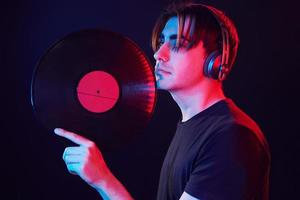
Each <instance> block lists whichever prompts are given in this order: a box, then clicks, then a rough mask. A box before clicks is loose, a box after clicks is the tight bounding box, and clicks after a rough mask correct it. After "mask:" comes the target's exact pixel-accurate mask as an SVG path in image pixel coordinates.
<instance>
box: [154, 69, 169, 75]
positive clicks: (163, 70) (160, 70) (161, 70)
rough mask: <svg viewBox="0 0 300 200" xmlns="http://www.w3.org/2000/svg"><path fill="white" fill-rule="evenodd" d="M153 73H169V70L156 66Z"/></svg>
mask: <svg viewBox="0 0 300 200" xmlns="http://www.w3.org/2000/svg"><path fill="white" fill-rule="evenodd" d="M155 73H157V74H171V72H169V71H167V70H165V69H161V68H158V69H157V70H155Z"/></svg>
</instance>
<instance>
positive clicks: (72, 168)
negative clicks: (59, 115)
mask: <svg viewBox="0 0 300 200" xmlns="http://www.w3.org/2000/svg"><path fill="white" fill-rule="evenodd" d="M54 133H55V134H57V135H59V136H61V137H64V138H67V139H69V140H70V141H72V142H74V143H75V144H78V145H79V146H73V147H67V148H66V149H65V151H64V153H63V160H64V161H65V163H66V165H67V168H68V170H69V172H70V173H72V174H76V175H79V176H80V177H81V178H82V179H83V180H84V181H86V182H87V183H88V184H89V185H91V186H92V187H95V185H96V184H99V183H101V182H103V181H106V179H108V178H109V176H110V171H109V169H108V167H107V165H106V163H105V161H104V159H103V157H102V154H101V152H100V151H99V149H98V148H97V146H96V144H95V143H94V142H93V141H90V140H88V139H87V138H84V137H83V136H80V135H78V134H76V133H72V132H69V131H66V130H63V129H60V128H56V129H55V130H54Z"/></svg>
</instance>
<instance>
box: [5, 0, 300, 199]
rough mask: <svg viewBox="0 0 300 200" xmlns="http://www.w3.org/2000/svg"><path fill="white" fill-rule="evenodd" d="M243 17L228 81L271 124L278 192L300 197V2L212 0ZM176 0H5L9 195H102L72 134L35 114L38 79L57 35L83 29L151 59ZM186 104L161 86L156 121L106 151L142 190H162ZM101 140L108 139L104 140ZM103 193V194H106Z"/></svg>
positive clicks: (264, 124) (136, 192)
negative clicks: (124, 40) (126, 42)
mask: <svg viewBox="0 0 300 200" xmlns="http://www.w3.org/2000/svg"><path fill="white" fill-rule="evenodd" d="M203 2H207V3H210V4H212V5H215V6H216V7H219V8H221V9H223V10H224V11H225V12H226V13H227V14H228V15H229V16H230V17H231V18H232V19H233V21H234V22H235V23H236V25H237V27H238V31H239V35H240V40H241V43H240V49H239V53H238V57H237V61H236V64H235V66H234V70H233V71H232V74H231V75H230V76H229V78H228V80H226V82H225V91H226V94H227V96H229V97H231V98H232V99H233V100H235V102H236V103H237V105H239V106H240V107H241V108H242V109H244V110H245V111H246V112H247V113H248V114H249V115H250V116H251V117H253V118H254V119H255V120H256V121H257V123H258V124H259V125H260V126H261V128H262V129H263V131H264V133H265V136H266V138H267V140H268V142H269V144H270V147H271V153H272V165H271V179H270V182H271V184H270V187H271V191H270V196H271V199H274V200H275V199H278V200H279V199H280V200H282V199H297V198H298V191H297V189H298V190H299V184H298V182H299V181H298V179H299V178H300V176H299V159H298V158H299V154H298V152H299V144H298V143H299V139H300V136H299V135H298V134H299V133H300V131H299V126H298V123H299V122H298V121H299V116H298V110H299V106H298V105H299V101H297V100H296V98H297V96H298V95H299V94H298V93H299V78H298V74H299V61H300V60H299V55H298V53H299V42H298V37H299V30H300V27H299V24H300V23H299V11H298V7H297V5H296V3H295V2H288V1H283V2H279V1H272V0H253V1H246V0H245V1H241V0H223V1H217V0H214V1H203ZM166 3H167V1H166V0H165V1H158V0H145V1H142V0H123V1H122V0H115V1H101V0H86V1H80V0H73V1H67V0H51V1H50V0H24V1H21V0H20V1H9V2H8V1H2V2H1V10H0V11H1V21H0V22H1V35H0V36H1V43H0V50H1V52H0V53H1V54H0V55H1V57H0V58H1V71H0V73H1V91H2V92H1V105H2V106H1V157H0V158H1V171H0V174H1V185H2V186H1V192H0V195H1V197H0V198H1V199H22V200H23V199H26V200H27V199H29V200H35V199H38V200H48V199H49V200H50V199H73V200H76V199H97V198H98V197H97V195H98V194H97V193H96V192H95V191H94V189H92V188H91V187H89V186H88V185H87V184H86V183H84V182H83V181H82V180H81V179H80V178H79V177H77V176H73V175H70V174H69V173H68V172H67V169H66V167H65V165H64V163H63V160H62V159H61V156H62V153H63V149H64V148H65V147H66V142H65V141H64V140H62V139H61V138H58V137H57V136H54V135H52V134H50V133H48V132H46V131H45V130H44V129H43V128H42V127H41V126H40V125H39V124H38V123H37V121H36V119H35V118H34V115H33V112H32V108H31V104H30V81H31V75H32V72H33V69H34V67H35V65H36V63H37V62H38V60H39V58H40V57H41V56H42V55H43V54H44V53H45V51H46V49H47V48H49V47H50V45H52V44H53V43H54V42H55V41H57V40H58V39H60V38H62V37H63V36H65V35H67V34H69V33H71V32H73V31H78V30H80V29H83V28H96V27H98V28H103V29H108V30H111V31H115V32H119V33H121V34H123V35H125V36H127V37H129V38H131V39H132V40H134V41H135V42H136V43H137V44H138V45H139V46H140V47H141V48H142V49H143V50H144V52H145V53H146V55H147V56H148V57H149V58H150V60H151V62H152V63H154V60H153V59H152V58H153V57H152V51H151V48H150V33H151V30H152V27H153V25H154V22H155V19H156V17H157V16H158V14H159V12H160V11H161V9H162V7H164V6H165V5H166ZM179 117H180V113H179V110H178V108H177V106H176V105H175V104H174V102H173V101H172V99H171V98H170V96H169V95H168V94H167V93H165V92H159V93H158V102H157V106H156V109H155V112H154V116H153V118H152V120H151V121H150V124H149V126H148V127H147V129H146V130H144V131H143V133H142V134H141V135H140V136H139V137H138V138H136V140H134V141H133V142H131V144H130V145H127V146H125V147H124V148H122V149H121V150H118V151H114V152H110V153H107V154H105V155H104V156H105V158H106V160H107V163H108V165H109V166H110V168H111V170H112V171H113V173H114V174H115V175H116V176H117V177H118V178H119V179H120V180H121V181H122V183H123V184H124V185H125V186H126V187H127V188H128V190H129V192H130V193H131V194H132V195H133V196H134V197H135V198H136V199H144V200H146V199H155V195H156V194H155V193H156V189H157V183H158V177H159V171H160V166H161V164H162V161H163V157H164V154H165V152H166V150H167V147H168V144H169V142H170V139H171V138H172V135H173V132H174V130H175V128H176V123H177V121H178V120H179ZM100 148H101V147H100ZM98 199H99V198H98Z"/></svg>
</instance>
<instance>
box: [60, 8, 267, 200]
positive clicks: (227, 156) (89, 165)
mask: <svg viewBox="0 0 300 200" xmlns="http://www.w3.org/2000/svg"><path fill="white" fill-rule="evenodd" d="M238 43H239V39H238V35H237V31H236V28H235V26H234V24H233V23H232V21H231V20H230V19H229V18H228V17H226V16H225V15H224V14H223V13H222V12H221V11H219V10H217V9H216V8H213V7H211V6H207V5H202V4H172V5H170V6H169V7H168V9H166V10H165V12H163V13H162V15H161V16H160V17H159V18H158V21H157V22H156V25H155V27H154V30H153V35H152V47H153V49H154V52H155V54H154V58H155V60H156V66H155V76H156V81H157V87H158V88H159V89H162V90H167V91H168V92H169V93H170V94H171V96H172V97H173V99H174V100H175V102H176V103H177V104H178V106H179V108H180V110H181V112H182V119H181V121H180V122H179V123H178V125H177V130H176V133H175V135H174V137H173V140H172V142H171V144H170V147H169V150H168V152H167V155H166V157H165V160H164V164H163V166H162V169H161V175H160V182H159V189H158V194H157V199H159V200H178V199H180V200H195V199H200V200H220V199H228V200H238V199H239V200H245V199H249V200H250V199H251V200H267V199H268V188H269V171H270V153H269V147H268V144H267V142H266V140H265V138H264V136H263V133H262V132H261V130H260V128H259V127H258V126H257V125H256V123H255V122H254V121H253V120H252V119H251V118H250V117H249V116H247V115H246V114H245V113H244V112H243V111H241V110H240V109H239V108H238V107H237V106H236V105H235V104H234V102H233V101H232V100H231V99H229V98H227V97H225V95H224V93H223V89H222V81H223V80H224V79H225V78H226V77H227V75H228V74H229V72H230V70H231V68H232V65H233V63H234V60H235V58H236V54H237V49H238ZM55 132H56V134H58V135H60V136H63V137H66V138H68V139H70V140H72V141H73V142H75V143H77V144H79V145H80V146H79V147H68V148H66V150H65V152H64V156H63V157H64V160H65V162H66V164H67V167H68V169H69V171H70V172H71V173H75V174H77V175H79V176H80V177H81V178H83V179H84V180H85V181H86V182H87V183H88V184H90V185H91V186H92V187H94V188H96V190H97V191H99V193H100V194H101V196H102V197H103V198H104V199H131V198H132V197H131V196H130V194H129V193H128V192H127V190H126V189H125V188H124V187H123V185H122V184H121V183H120V182H119V181H118V180H117V179H116V178H115V177H114V176H113V175H112V173H111V172H110V170H109V169H108V167H107V166H106V164H105V161H104V160H103V158H102V156H101V153H100V151H99V149H98V148H97V147H96V145H95V143H93V142H92V141H90V140H87V139H86V138H83V137H82V136H79V135H77V134H75V133H71V132H68V131H65V130H62V129H56V130H55Z"/></svg>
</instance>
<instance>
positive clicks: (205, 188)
mask: <svg viewBox="0 0 300 200" xmlns="http://www.w3.org/2000/svg"><path fill="white" fill-rule="evenodd" d="M269 172H270V151H269V147H268V144H267V142H266V140H265V137H264V136H263V133H262V132H261V130H260V129H259V127H258V126H257V125H256V123H255V122H254V121H253V120H252V119H251V118H250V117H249V116H247V115H246V114H245V113H244V112H242V111H241V110H240V109H239V108H238V107H237V106H236V105H235V104H234V103H233V101H232V100H231V99H225V100H222V101H219V102H217V103H216V104H214V105H212V106H210V107H209V108H207V109H206V110H204V111H202V112H200V113H198V114H197V115H195V116H194V117H192V118H191V119H189V120H188V121H186V122H179V123H178V125H177V130H176V133H175V135H174V138H173V140H172V142H171V144H170V147H169V149H168V152H167V155H166V157H165V160H164V163H163V166H162V169H161V174H160V182H159V188H158V194H157V199H158V200H178V199H179V198H180V197H181V195H182V194H183V192H184V191H185V192H187V193H188V194H190V195H192V196H194V197H196V198H199V199H200V200H248V199H249V200H250V199H251V200H267V199H268V198H269V197H268V196H269Z"/></svg>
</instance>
